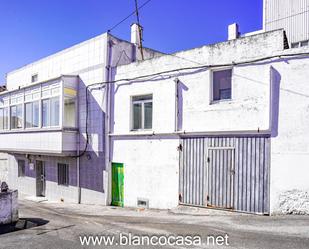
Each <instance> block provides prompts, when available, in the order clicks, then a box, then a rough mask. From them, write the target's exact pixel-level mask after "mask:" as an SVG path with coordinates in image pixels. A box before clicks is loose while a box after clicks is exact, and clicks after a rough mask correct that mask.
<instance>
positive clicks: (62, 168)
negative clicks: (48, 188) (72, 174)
mask: <svg viewBox="0 0 309 249" xmlns="http://www.w3.org/2000/svg"><path fill="white" fill-rule="evenodd" d="M58 185H65V186H68V185H69V165H68V164H65V163H58Z"/></svg>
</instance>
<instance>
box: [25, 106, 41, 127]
mask: <svg viewBox="0 0 309 249" xmlns="http://www.w3.org/2000/svg"><path fill="white" fill-rule="evenodd" d="M25 119H26V120H25V127H26V128H38V127H39V125H40V101H34V102H29V103H26V104H25Z"/></svg>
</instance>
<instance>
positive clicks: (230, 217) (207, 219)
mask: <svg viewBox="0 0 309 249" xmlns="http://www.w3.org/2000/svg"><path fill="white" fill-rule="evenodd" d="M20 218H21V220H20V221H19V222H18V224H16V226H15V230H17V231H12V230H13V227H12V226H11V227H8V226H6V227H3V226H2V227H0V248H5V249H30V248H35V249H36V248H44V249H60V248H65V249H69V248H72V249H73V248H74V249H76V248H121V247H122V248H259V249H263V248H267V249H268V248H271V249H276V248H280V249H285V248H291V249H292V248H293V249H294V248H297V249H302V248H304V249H305V248H306V249H308V248H309V216H274V217H268V216H257V215H245V214H237V213H228V212H224V211H213V210H206V209H192V208H182V209H180V210H179V209H177V210H172V211H158V210H144V211H141V210H135V209H121V208H115V209H114V208H111V207H102V206H90V205H74V204H70V205H68V204H62V203H60V204H56V203H36V202H32V201H27V200H22V201H20ZM24 228H25V229H24ZM18 229H21V230H18ZM120 234H121V236H123V237H121V238H120ZM85 235H86V236H91V235H99V236H114V241H113V245H108V246H106V245H104V243H103V242H104V239H103V242H102V243H103V244H101V245H100V246H98V245H97V246H96V247H93V246H86V245H84V246H82V245H81V242H80V236H85ZM130 235H131V240H129V236H130ZM134 236H139V237H134ZM141 236H148V238H149V239H148V240H147V239H145V238H142V237H141ZM167 236H170V237H167ZM177 236H178V237H177ZM179 236H184V237H185V236H192V237H193V236H198V237H194V238H195V239H194V240H190V241H187V242H188V243H187V244H183V243H184V241H185V238H184V237H179ZM220 236H222V237H220ZM162 237H164V238H162ZM87 238H88V237H87ZM99 238H100V237H99ZM105 238H106V237H105ZM111 238H112V237H111ZM150 238H154V239H153V241H152V242H153V245H152V246H147V245H148V244H147V242H148V241H150ZM168 238H170V241H169V242H170V244H169V245H163V244H164V243H165V242H168V241H167V240H168ZM188 238H191V237H187V239H188ZM198 238H200V239H201V240H202V243H203V244H199V239H198ZM138 239H140V241H139V240H138ZM143 239H144V245H140V246H134V245H132V243H139V242H140V243H142V242H141V241H142V240H143ZM157 239H158V240H159V239H161V240H159V241H158V240H157ZM216 239H217V240H218V241H217V242H219V243H216V241H215V240H216ZM129 241H131V245H128V244H127V245H125V246H124V245H122V246H119V244H120V243H126V242H128V243H129ZM193 241H194V242H195V243H196V244H194V245H191V244H190V243H191V242H193ZM90 242H91V241H90ZM176 242H177V243H179V244H176ZM159 243H161V244H162V245H160V244H159ZM116 244H118V245H116ZM189 244H190V245H189Z"/></svg>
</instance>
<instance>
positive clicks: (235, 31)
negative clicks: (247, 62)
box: [228, 23, 240, 41]
mask: <svg viewBox="0 0 309 249" xmlns="http://www.w3.org/2000/svg"><path fill="white" fill-rule="evenodd" d="M228 33H229V37H228V40H229V41H230V40H235V39H237V38H238V37H239V36H240V32H239V27H238V24H237V23H233V24H231V25H229V28H228Z"/></svg>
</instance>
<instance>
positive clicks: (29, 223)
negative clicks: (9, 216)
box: [0, 218, 49, 235]
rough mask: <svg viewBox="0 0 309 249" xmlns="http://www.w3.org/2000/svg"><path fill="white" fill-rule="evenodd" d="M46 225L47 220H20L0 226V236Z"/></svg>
mask: <svg viewBox="0 0 309 249" xmlns="http://www.w3.org/2000/svg"><path fill="white" fill-rule="evenodd" d="M47 223H49V221H48V220H44V219H41V218H22V219H19V220H18V221H17V222H14V223H12V224H6V225H0V235H2V234H6V233H12V232H16V231H20V230H25V229H30V228H33V227H39V226H43V225H46V224H47Z"/></svg>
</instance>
